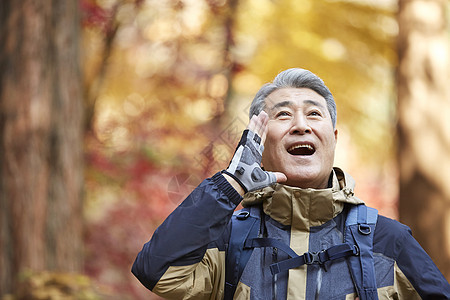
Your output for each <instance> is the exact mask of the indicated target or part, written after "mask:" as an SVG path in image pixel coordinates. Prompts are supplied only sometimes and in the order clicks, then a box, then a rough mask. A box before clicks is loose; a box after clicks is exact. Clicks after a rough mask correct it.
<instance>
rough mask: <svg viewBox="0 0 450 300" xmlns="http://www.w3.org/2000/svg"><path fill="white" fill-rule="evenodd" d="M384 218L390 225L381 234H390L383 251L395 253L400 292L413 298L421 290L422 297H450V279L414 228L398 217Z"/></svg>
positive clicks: (408, 297)
mask: <svg viewBox="0 0 450 300" xmlns="http://www.w3.org/2000/svg"><path fill="white" fill-rule="evenodd" d="M384 219H385V220H387V222H386V223H387V224H385V225H387V226H382V227H384V231H385V232H384V233H381V235H384V236H385V237H386V236H388V237H391V238H388V240H390V242H389V243H385V244H384V247H383V248H384V251H383V252H385V254H387V255H388V256H390V254H389V253H392V257H393V258H394V259H395V261H396V272H395V283H396V285H397V288H398V290H399V291H400V292H401V294H402V295H401V296H402V297H404V298H405V299H413V298H415V297H416V296H414V294H416V295H417V294H418V295H419V296H420V297H421V298H422V299H450V285H449V283H448V281H447V280H446V279H445V277H444V276H443V275H442V273H441V272H440V271H439V269H438V268H437V267H436V265H435V264H434V262H433V261H432V259H431V258H430V256H429V255H428V254H427V253H426V252H425V250H424V249H423V248H422V247H421V246H420V244H419V243H418V242H417V241H416V239H415V238H414V237H413V236H412V233H411V229H410V228H409V227H407V226H405V225H403V224H401V223H399V222H397V221H394V220H390V219H389V220H388V219H387V218H384ZM377 226H378V225H377ZM388 231H390V232H388ZM393 235H395V237H394V236H393ZM402 299H403V298H402Z"/></svg>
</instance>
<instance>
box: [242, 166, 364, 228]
mask: <svg viewBox="0 0 450 300" xmlns="http://www.w3.org/2000/svg"><path fill="white" fill-rule="evenodd" d="M354 186H355V181H354V180H353V178H352V177H351V176H350V175H348V174H346V173H345V172H344V171H342V170H341V169H339V168H334V169H333V171H332V187H331V188H327V189H302V188H297V187H291V186H287V185H284V184H275V185H272V186H268V187H265V188H263V189H261V190H257V191H254V192H250V193H247V194H246V195H245V197H244V200H243V202H242V205H243V206H244V207H247V206H252V205H255V204H259V203H263V209H264V213H265V214H267V215H269V216H270V217H271V218H272V219H274V220H276V221H278V222H280V223H281V224H283V225H290V226H291V227H292V229H297V230H306V231H309V228H310V227H313V226H320V225H322V224H324V223H325V222H327V221H329V220H331V219H332V218H334V217H335V216H337V215H338V214H339V213H340V212H341V211H342V210H343V208H344V204H345V203H351V204H361V203H364V202H363V201H362V200H360V199H358V198H357V197H355V196H354V192H353V190H354Z"/></svg>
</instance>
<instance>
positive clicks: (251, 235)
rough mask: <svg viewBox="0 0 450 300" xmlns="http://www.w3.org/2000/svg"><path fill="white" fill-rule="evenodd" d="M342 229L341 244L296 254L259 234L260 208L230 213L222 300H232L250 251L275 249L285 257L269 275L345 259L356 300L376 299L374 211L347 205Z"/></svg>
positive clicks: (285, 246)
mask: <svg viewBox="0 0 450 300" xmlns="http://www.w3.org/2000/svg"><path fill="white" fill-rule="evenodd" d="M346 211H347V218H346V221H345V228H344V243H342V244H338V245H334V246H332V247H330V248H328V249H324V250H322V251H320V252H306V253H304V254H303V255H297V254H296V253H295V252H294V250H292V249H291V248H290V247H289V246H288V245H286V244H285V243H283V242H282V241H281V240H278V239H273V238H265V237H261V235H260V232H261V231H260V226H261V218H262V207H261V206H252V207H248V208H243V209H241V210H239V211H237V212H235V213H234V214H233V217H232V219H231V233H230V240H229V244H228V249H227V253H226V269H225V296H224V299H225V300H231V299H233V296H234V293H235V290H236V287H237V284H238V282H239V279H240V277H241V275H242V272H243V270H244V268H245V265H246V264H247V262H248V260H249V259H250V256H251V254H252V252H253V249H254V248H263V247H276V248H278V250H281V251H283V252H285V253H286V254H288V255H289V258H288V259H286V260H283V261H280V262H277V263H274V264H272V265H270V270H271V272H272V275H273V276H276V274H278V273H280V272H283V271H286V270H289V269H292V268H297V267H299V266H302V265H304V264H307V265H309V264H319V265H323V264H324V263H325V262H328V261H333V260H335V259H339V258H343V257H346V259H347V263H348V265H349V269H350V273H351V277H352V280H353V284H354V286H355V287H356V290H357V293H358V296H359V299H360V300H377V299H378V294H377V286H376V279H375V268H374V263H373V251H372V248H373V234H374V231H375V225H376V223H377V219H378V211H377V210H376V209H374V208H371V207H367V206H365V205H364V204H360V205H351V204H350V205H348V206H347V209H346Z"/></svg>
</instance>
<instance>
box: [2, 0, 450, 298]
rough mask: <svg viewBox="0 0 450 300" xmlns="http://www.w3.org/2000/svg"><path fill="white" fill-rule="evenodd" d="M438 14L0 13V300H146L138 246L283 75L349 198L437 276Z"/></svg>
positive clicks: (88, 1) (445, 217)
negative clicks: (409, 238)
mask: <svg viewBox="0 0 450 300" xmlns="http://www.w3.org/2000/svg"><path fill="white" fill-rule="evenodd" d="M449 16H450V4H449V2H448V1H447V0H428V1H424V0H398V1H396V0H383V1H381V0H378V1H375V0H359V1H357V0H163V1H162V0H71V1H31V0H23V1H14V0H3V1H1V3H0V34H1V35H0V105H1V111H0V115H1V119H0V141H1V145H0V159H1V164H0V180H1V182H0V184H1V188H0V299H3V300H6V299H152V298H151V297H154V296H153V295H151V293H150V292H148V291H147V290H146V289H145V288H144V287H142V286H141V285H140V284H139V283H138V282H137V280H136V279H135V278H134V277H133V276H132V274H131V272H130V268H131V264H132V262H133V260H134V258H135V256H136V254H137V252H138V251H139V250H140V249H141V247H142V245H143V243H144V242H146V241H148V239H149V238H150V236H151V234H152V232H153V231H154V230H155V228H156V227H157V226H158V225H159V224H160V223H161V222H162V220H163V219H164V218H165V217H166V216H167V215H168V214H169V213H170V212H171V211H172V210H173V209H174V208H175V207H176V206H177V204H179V203H180V202H181V201H182V200H183V198H184V197H185V196H186V195H187V194H188V193H189V192H190V191H191V190H192V189H193V188H194V187H195V186H196V185H197V184H198V183H199V182H200V181H201V180H202V179H203V178H205V177H208V176H211V175H212V174H214V173H215V172H216V171H219V170H221V169H223V168H225V167H226V166H227V164H228V161H229V159H230V156H231V154H232V153H233V151H234V148H235V145H236V144H237V142H238V139H239V137H240V133H241V131H242V130H243V129H244V128H245V126H246V124H247V121H248V117H247V113H248V107H249V104H250V101H251V99H252V97H253V95H254V94H255V93H256V91H257V90H258V89H259V87H260V86H261V85H262V84H264V83H265V82H268V81H270V80H272V79H273V77H274V76H275V75H276V74H277V73H278V72H279V71H281V70H283V69H286V68H291V67H302V68H306V69H309V70H311V71H312V72H314V73H316V74H318V75H319V76H320V77H321V78H323V79H324V81H325V82H326V83H327V85H328V86H329V88H330V89H331V91H332V92H333V94H334V96H335V99H336V102H337V106H338V125H337V126H338V130H339V138H338V148H337V157H336V160H335V165H336V166H339V167H341V168H343V169H344V170H346V171H347V172H349V173H350V174H352V176H353V177H354V178H355V179H356V182H357V186H356V192H357V195H358V197H359V198H361V199H364V200H365V201H366V202H367V203H368V204H369V205H371V206H374V207H376V208H378V209H379V211H380V213H381V214H384V215H386V216H388V217H391V218H395V219H399V220H400V221H402V222H404V223H406V224H407V225H408V226H410V227H411V228H412V230H413V233H414V235H415V237H416V238H417V239H418V240H419V242H420V243H421V244H422V246H423V247H424V248H425V249H426V250H427V251H428V253H429V254H430V255H431V256H432V258H433V259H434V261H435V262H436V263H437V264H438V266H439V267H440V269H441V271H442V272H443V273H444V274H445V275H446V277H447V279H449V278H450V185H449V184H448V182H449V180H450V156H449V155H448V153H449V152H450V84H449V82H450V53H449V52H450V50H449V43H450V25H449ZM64 297H66V298H64ZM154 299H157V298H156V297H154Z"/></svg>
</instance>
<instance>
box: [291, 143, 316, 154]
mask: <svg viewBox="0 0 450 300" xmlns="http://www.w3.org/2000/svg"><path fill="white" fill-rule="evenodd" d="M298 148H308V149H309V150H311V151H314V148H313V147H312V146H311V145H294V146H292V147H290V148H289V149H288V151H289V152H290V151H292V150H295V149H298Z"/></svg>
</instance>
